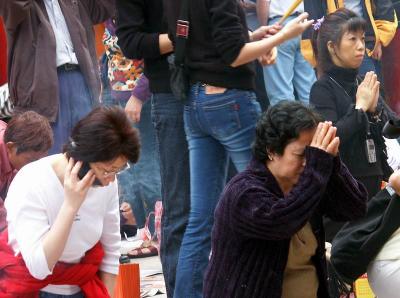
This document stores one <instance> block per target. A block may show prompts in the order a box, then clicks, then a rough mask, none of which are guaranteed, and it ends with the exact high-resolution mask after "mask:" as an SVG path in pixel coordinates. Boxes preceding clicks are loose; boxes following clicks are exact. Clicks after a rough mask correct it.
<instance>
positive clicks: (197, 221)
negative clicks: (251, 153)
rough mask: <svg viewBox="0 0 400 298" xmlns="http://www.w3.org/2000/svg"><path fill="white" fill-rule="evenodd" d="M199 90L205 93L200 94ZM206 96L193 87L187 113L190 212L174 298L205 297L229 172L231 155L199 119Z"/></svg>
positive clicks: (196, 87)
mask: <svg viewBox="0 0 400 298" xmlns="http://www.w3.org/2000/svg"><path fill="white" fill-rule="evenodd" d="M199 92H200V93H202V94H201V95H200V96H199ZM206 96H207V95H204V87H200V85H199V84H196V85H194V86H192V89H191V95H190V97H189V100H188V103H187V105H186V106H185V112H184V120H185V131H186V135H187V139H188V143H189V152H190V187H191V193H190V215H189V222H188V225H187V228H186V231H185V235H184V237H183V241H182V246H181V250H180V253H179V261H178V267H177V273H176V285H175V293H174V297H175V298H194V297H196V298H200V297H202V290H203V273H204V270H205V268H206V266H207V263H208V257H209V255H210V251H211V228H212V224H213V215H214V209H215V206H216V204H217V202H218V197H219V195H220V193H221V191H222V188H223V186H224V184H225V180H226V175H227V165H228V156H227V154H226V152H225V150H224V148H223V146H222V145H221V144H220V143H219V142H218V141H217V140H215V139H214V138H212V137H211V136H210V135H209V133H207V132H205V131H203V125H202V124H204V121H202V119H199V118H200V117H201V112H199V110H200V109H204V107H201V106H200V105H201V99H204V97H206ZM209 97H212V98H219V97H221V96H219V95H215V96H212V95H209ZM199 98H200V100H199ZM217 105H218V104H217ZM214 111H215V112H216V113H217V114H218V116H219V119H218V121H220V122H221V123H223V122H224V120H225V119H226V118H225V117H224V115H223V111H221V113H220V112H219V110H218V108H216V109H215V110H214ZM221 116H222V117H221ZM228 117H229V116H228Z"/></svg>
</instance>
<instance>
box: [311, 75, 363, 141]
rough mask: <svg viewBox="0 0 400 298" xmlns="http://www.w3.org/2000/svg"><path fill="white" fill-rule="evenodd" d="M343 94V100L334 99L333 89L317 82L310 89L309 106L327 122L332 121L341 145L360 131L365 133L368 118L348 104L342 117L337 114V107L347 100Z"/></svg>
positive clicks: (361, 111)
mask: <svg viewBox="0 0 400 298" xmlns="http://www.w3.org/2000/svg"><path fill="white" fill-rule="evenodd" d="M345 96H346V94H345V93H344V92H343V98H336V95H335V94H334V89H333V88H332V86H330V85H329V84H327V82H326V81H322V80H319V81H317V82H316V83H315V84H314V85H313V86H312V88H311V92H310V104H311V105H312V106H313V107H314V108H315V110H316V111H317V112H318V113H319V114H320V115H321V116H322V117H323V118H324V119H325V120H327V121H332V123H333V125H334V126H335V127H336V128H337V136H338V137H339V139H340V142H341V144H342V145H343V144H346V143H347V142H348V141H349V140H351V138H352V137H353V136H354V135H355V134H357V133H358V132H360V131H363V132H365V133H367V128H368V117H367V114H366V113H365V112H364V111H363V110H361V109H356V108H355V105H353V104H350V105H349V106H348V108H347V110H346V112H345V114H344V115H340V114H338V106H339V105H340V103H345V102H346V101H347V100H349V99H347V98H346V97H345Z"/></svg>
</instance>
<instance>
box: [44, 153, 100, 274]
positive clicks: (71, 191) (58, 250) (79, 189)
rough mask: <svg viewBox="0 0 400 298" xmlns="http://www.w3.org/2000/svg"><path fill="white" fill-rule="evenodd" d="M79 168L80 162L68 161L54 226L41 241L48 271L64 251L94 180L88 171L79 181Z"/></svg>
mask: <svg viewBox="0 0 400 298" xmlns="http://www.w3.org/2000/svg"><path fill="white" fill-rule="evenodd" d="M81 166H82V162H79V161H78V162H77V163H75V162H74V160H73V159H72V158H70V159H69V161H68V165H67V168H66V171H65V176H64V201H63V204H62V206H61V208H60V211H59V212H58V214H57V217H56V220H55V221H54V224H53V225H52V226H51V227H50V229H49V231H48V233H47V234H46V235H45V236H44V237H43V239H42V247H43V252H44V255H45V257H46V261H47V266H48V268H49V270H50V271H51V270H52V269H53V267H54V266H55V264H56V263H57V262H58V260H59V259H60V257H61V255H62V253H63V251H64V248H65V245H66V243H67V240H68V237H69V234H70V231H71V227H72V224H73V222H74V219H75V216H76V214H77V212H78V210H79V208H80V206H81V205H82V203H83V201H84V200H85V198H86V194H87V192H88V190H89V188H90V186H91V185H92V184H93V182H94V179H95V175H94V173H93V171H92V170H90V171H89V172H88V173H87V174H86V175H85V176H84V177H83V179H82V180H79V178H78V172H79V170H80V168H81Z"/></svg>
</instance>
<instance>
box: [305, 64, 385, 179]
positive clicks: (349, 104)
mask: <svg viewBox="0 0 400 298" xmlns="http://www.w3.org/2000/svg"><path fill="white" fill-rule="evenodd" d="M357 73H358V71H357V70H356V69H344V68H340V67H333V68H332V69H331V70H330V71H328V72H327V73H325V74H324V75H323V76H322V77H321V78H320V79H319V80H318V81H317V82H315V83H314V85H313V86H312V88H311V92H310V104H311V105H312V106H314V108H315V109H316V110H317V111H318V113H320V114H321V115H322V117H323V118H325V120H328V121H332V122H333V124H334V126H336V127H337V136H338V137H339V138H340V148H339V150H340V156H341V158H342V160H343V162H344V163H345V164H346V166H347V167H348V168H349V170H350V172H351V173H352V174H353V175H354V176H355V177H366V176H380V177H381V176H383V174H384V172H383V163H386V158H387V156H386V149H385V148H386V147H385V144H384V139H383V137H382V128H383V126H384V124H385V122H386V120H388V119H387V117H386V116H385V113H383V114H382V117H381V119H380V120H379V121H375V120H374V119H373V117H372V115H371V114H370V113H365V112H363V111H362V110H356V109H355V102H356V93H357V88H358V83H357ZM368 128H369V130H370V132H371V135H370V136H367V133H368ZM367 138H372V139H373V140H374V143H375V148H376V155H377V162H376V163H369V162H368V158H367V153H366V140H367Z"/></svg>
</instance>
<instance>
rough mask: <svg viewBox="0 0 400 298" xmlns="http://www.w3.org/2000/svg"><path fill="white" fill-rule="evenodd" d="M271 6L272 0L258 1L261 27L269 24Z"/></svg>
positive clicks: (257, 7) (257, 6) (258, 15)
mask: <svg viewBox="0 0 400 298" xmlns="http://www.w3.org/2000/svg"><path fill="white" fill-rule="evenodd" d="M270 4H271V0H257V2H256V12H257V18H258V22H259V23H260V26H266V25H267V24H268V18H269V5H270Z"/></svg>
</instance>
